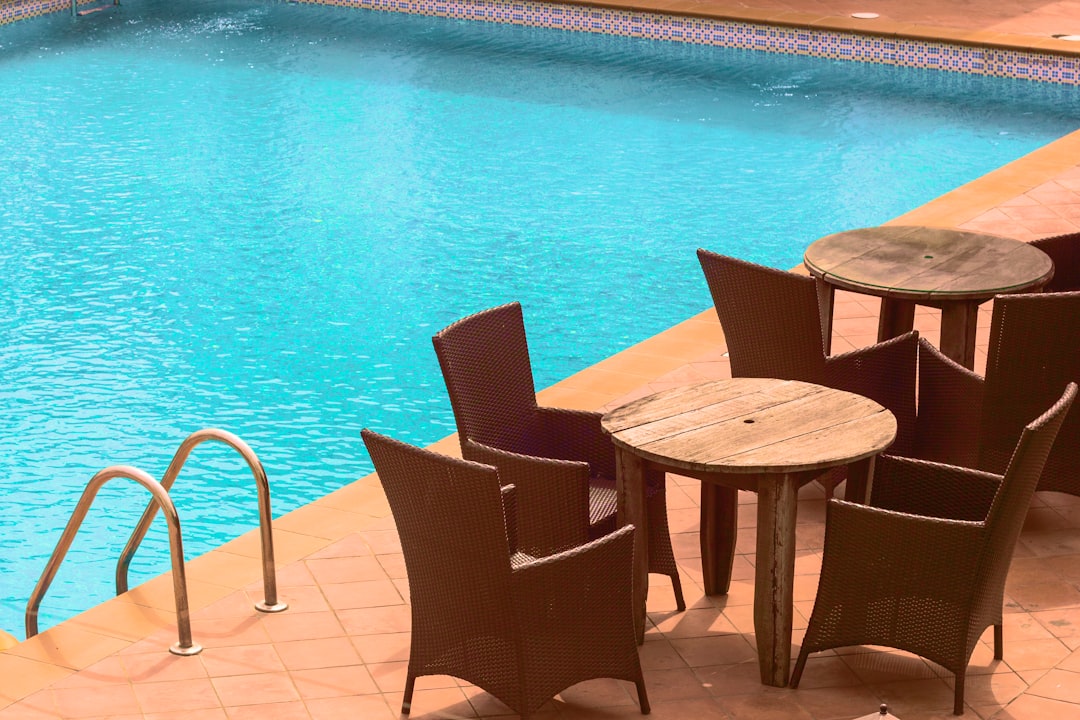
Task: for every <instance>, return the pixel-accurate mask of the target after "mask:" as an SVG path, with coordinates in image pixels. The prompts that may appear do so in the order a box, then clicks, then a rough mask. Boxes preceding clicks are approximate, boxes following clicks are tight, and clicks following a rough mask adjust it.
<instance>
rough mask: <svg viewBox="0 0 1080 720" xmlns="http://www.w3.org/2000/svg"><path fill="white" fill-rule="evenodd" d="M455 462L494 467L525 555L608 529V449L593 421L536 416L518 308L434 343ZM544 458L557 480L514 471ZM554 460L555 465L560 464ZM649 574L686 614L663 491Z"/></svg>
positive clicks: (655, 513) (652, 514)
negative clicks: (513, 503) (506, 487)
mask: <svg viewBox="0 0 1080 720" xmlns="http://www.w3.org/2000/svg"><path fill="white" fill-rule="evenodd" d="M432 342H433V344H434V345H435V353H436V355H438V358H439V366H440V367H441V368H442V375H443V380H445V382H446V389H447V391H448V393H449V395H450V405H451V406H452V407H453V410H454V419H455V421H456V422H457V429H458V438H459V440H460V442H461V450H462V455H463V456H464V457H465V458H466V459H469V460H474V461H477V462H482V463H486V464H490V465H495V466H496V467H498V468H499V472H500V473H501V474H502V475H503V476H504V478H505V479H506V481H507V482H512V483H513V484H514V486H515V487H516V488H517V505H518V539H519V543H520V544H521V545H522V547H525V548H528V549H529V550H530V552H532V553H534V554H547V553H548V552H557V551H559V550H561V549H563V548H566V547H572V546H574V545H577V544H580V543H581V542H583V541H585V540H587V539H592V538H597V537H600V536H602V535H604V534H606V533H609V532H611V531H613V530H614V529H615V523H616V517H615V513H616V495H615V446H614V445H613V444H612V442H611V439H610V438H609V437H608V436H607V435H606V434H605V433H604V431H603V429H602V428H601V426H600V418H601V414H600V413H597V412H586V411H582V410H566V409H561V408H551V407H541V406H539V405H538V404H537V402H536V389H535V386H534V384H533V374H532V365H531V363H530V360H529V348H528V343H527V341H526V337H525V323H524V319H523V317H522V311H521V305H520V304H519V303H516V302H515V303H510V304H507V305H501V306H499V307H495V308H491V309H488V310H484V311H481V312H478V313H476V314H474V315H470V316H468V317H466V318H463V319H461V320H458V321H457V322H455V323H453V324H451V325H449V326H448V327H446V328H444V329H443V330H441V331H440V332H439V333H437V334H436V335H435V336H434V337H433V338H432ZM531 458H548V459H550V460H551V461H553V462H552V463H551V465H552V467H555V466H560V467H561V470H560V472H554V471H553V472H551V473H549V474H548V475H547V476H545V477H542V478H541V477H539V476H537V475H536V474H535V473H529V472H525V473H521V472H519V471H518V468H519V466H520V465H521V463H522V462H524V463H525V467H526V469H527V468H528V466H529V461H530V459H531ZM559 461H561V462H559ZM647 513H648V521H647V524H648V527H647V532H648V533H649V540H648V547H649V572H652V573H659V574H663V575H667V576H668V577H670V578H671V584H672V587H673V589H674V592H675V601H676V603H677V606H678V609H679V610H684V609H685V608H686V603H685V601H684V599H683V593H682V583H681V582H680V580H679V570H678V566H677V565H676V564H675V555H674V552H673V551H672V548H671V537H670V534H669V531H668V519H667V500H666V493H665V486H664V483H663V482H660V483H655V484H652V485H650V486H649V488H648V498H647Z"/></svg>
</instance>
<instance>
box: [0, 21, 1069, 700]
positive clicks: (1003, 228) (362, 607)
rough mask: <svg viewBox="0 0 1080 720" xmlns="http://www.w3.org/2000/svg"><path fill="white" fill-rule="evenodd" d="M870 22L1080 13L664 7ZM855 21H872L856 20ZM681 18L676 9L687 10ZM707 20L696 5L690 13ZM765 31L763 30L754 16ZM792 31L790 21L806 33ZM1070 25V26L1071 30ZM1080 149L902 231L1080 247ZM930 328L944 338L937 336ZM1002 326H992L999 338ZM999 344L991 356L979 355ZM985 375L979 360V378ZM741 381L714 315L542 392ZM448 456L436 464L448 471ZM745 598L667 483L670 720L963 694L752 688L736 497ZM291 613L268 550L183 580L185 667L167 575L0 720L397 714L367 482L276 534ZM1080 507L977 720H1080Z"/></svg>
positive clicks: (869, 679) (1044, 159)
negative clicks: (709, 588)
mask: <svg viewBox="0 0 1080 720" xmlns="http://www.w3.org/2000/svg"><path fill="white" fill-rule="evenodd" d="M868 3H873V9H874V10H875V11H876V12H880V13H882V15H889V16H890V18H891V20H892V21H895V22H898V23H907V24H909V25H910V24H912V23H918V24H920V27H922V28H924V29H925V28H931V29H934V32H937V33H939V34H941V35H948V33H950V32H951V33H953V34H954V35H956V36H963V35H964V33H966V32H976V31H978V32H983V31H985V32H993V33H998V34H1001V35H1002V37H1006V36H1007V37H1009V38H1012V39H1013V40H1015V38H1016V37H1017V36H1019V35H1024V34H1027V35H1031V36H1032V37H1030V38H1029V39H1028V41H1027V42H1028V43H1029V44H1030V45H1032V46H1036V47H1042V46H1041V45H1040V44H1039V43H1040V42H1041V41H1040V40H1038V39H1037V38H1035V37H1034V35H1038V34H1039V33H1044V32H1046V29H1045V27H1044V26H1043V25H1040V23H1045V22H1047V21H1048V19H1050V18H1052V19H1053V20H1054V22H1053V26H1054V29H1055V31H1057V28H1058V27H1059V26H1060V27H1061V28H1064V29H1063V30H1061V31H1062V32H1080V27H1078V26H1080V4H1077V3H1065V2H1060V3H1050V4H1039V3H1036V2H1034V1H1033V0H1032V1H1031V2H1030V4H1029V5H1028V6H1025V5H1023V4H1021V3H1019V2H1015V3H1002V2H992V1H991V0H970V1H969V2H964V3H952V4H947V3H940V2H904V1H903V0H845V1H844V2H841V1H840V0H753V2H749V3H746V4H739V5H736V4H735V3H731V4H726V3H725V2H720V1H719V0H700V2H694V0H682V1H680V0H672V2H665V3H663V5H664V9H666V10H668V11H677V10H678V9H680V8H681V9H683V10H686V11H694V12H704V11H709V12H716V13H719V14H728V15H737V16H740V17H742V16H748V15H750V16H757V17H760V18H761V19H762V20H763V21H768V20H770V19H776V17H777V13H780V14H786V15H785V16H786V17H789V18H790V17H796V16H797V17H798V18H799V19H800V22H807V23H810V22H813V17H818V18H819V19H821V20H822V22H825V21H828V20H829V19H832V20H836V19H837V18H841V17H843V16H844V14H846V13H847V12H849V11H853V10H858V9H864V8H865V6H867V5H868ZM856 5H857V7H856ZM676 6H677V7H676ZM691 6H692V7H691ZM755 13H757V15H754V14H755ZM792 13H794V15H793V14H792ZM1066 26H1068V27H1066ZM1078 162H1080V135H1073V136H1070V137H1068V138H1065V139H1063V140H1061V141H1059V142H1057V143H1054V144H1052V145H1051V146H1048V147H1046V148H1043V149H1042V150H1040V151H1037V152H1035V153H1033V154H1032V155H1030V156H1028V157H1027V158H1024V159H1022V160H1020V161H1018V162H1016V163H1013V164H1011V165H1009V166H1007V167H1005V168H1003V169H1001V170H999V171H997V172H994V173H991V174H990V175H988V176H986V177H984V178H982V179H980V180H979V181H976V182H974V183H972V184H970V185H967V186H965V187H963V188H959V189H957V190H956V191H954V192H952V193H949V194H947V195H945V196H943V197H942V198H940V199H939V200H937V201H935V202H933V203H930V204H929V205H927V206H924V207H923V208H920V209H918V210H916V211H914V212H912V213H910V214H908V215H906V216H904V217H902V218H898V219H897V222H901V223H921V224H935V225H953V226H959V227H964V228H972V229H987V230H991V231H994V232H998V233H1002V234H1007V235H1013V236H1015V237H1020V238H1024V239H1031V238H1034V237H1038V236H1041V235H1049V234H1057V233H1063V232H1069V231H1074V230H1080V168H1078V167H1076V165H1077V163H1078ZM876 313H877V304H876V301H874V300H873V299H870V298H865V297H860V296H854V295H845V294H841V295H840V296H839V297H838V302H837V308H836V316H837V320H836V323H835V331H836V339H835V341H834V351H836V352H841V351H843V350H845V349H849V348H851V347H856V346H862V345H866V344H868V343H870V342H872V341H873V339H874V334H875V327H876V325H875V322H876V321H875V318H876ZM917 324H918V327H919V328H920V330H921V331H922V332H923V334H924V335H926V336H927V337H929V338H930V339H931V340H933V339H935V335H936V324H937V319H936V317H935V315H934V314H933V313H932V312H930V311H925V312H920V313H919V315H918V317H917ZM987 325H988V322H987V317H986V316H985V315H984V316H983V317H982V318H981V325H980V329H981V331H982V333H983V337H984V338H985V333H986V327H987ZM983 343H985V339H984V340H983ZM983 362H985V350H984V348H983V347H980V351H979V356H978V358H977V364H978V363H983ZM726 374H727V363H726V360H725V358H724V347H723V338H722V335H721V333H720V330H719V325H718V323H717V322H716V319H715V316H714V315H713V314H712V311H711V310H706V311H705V312H703V313H702V314H701V315H699V316H697V317H694V318H691V319H689V320H687V321H686V322H684V323H681V324H680V325H677V326H676V327H674V328H672V329H671V330H669V331H667V332H665V333H662V334H661V335H659V336H657V337H655V338H651V339H650V340H647V341H645V342H643V343H641V344H639V345H638V346H635V347H634V348H631V349H629V350H627V351H625V352H623V353H620V354H618V355H616V356H614V357H612V358H610V359H608V360H607V361H605V362H602V363H600V364H599V365H597V366H595V367H593V368H590V369H589V370H587V371H584V372H582V373H579V374H578V375H575V376H573V377H571V378H568V379H566V380H565V381H563V382H561V383H559V384H557V385H556V386H554V387H552V388H548V389H547V390H545V391H543V392H542V393H541V396H542V400H543V402H545V403H547V404H556V405H564V406H568V407H579V408H600V407H610V406H612V405H614V404H618V403H619V402H623V401H625V400H627V399H630V398H633V397H637V396H641V395H643V394H646V393H648V392H650V391H652V390H655V389H659V388H662V387H669V386H672V385H676V384H680V383H686V382H690V381H694V380H700V379H706V378H712V377H723V376H725V375H726ZM454 445H455V441H454V440H453V439H452V438H449V439H447V440H444V441H442V442H440V443H437V448H441V449H444V450H446V451H449V452H452V451H453V449H454ZM741 500H742V503H743V505H742V506H741V508H740V518H741V527H742V530H741V537H740V545H739V555H738V557H737V559H736V563H735V580H734V582H733V584H732V589H731V592H730V593H729V594H728V595H727V596H725V597H706V596H704V595H703V594H702V591H701V586H700V580H701V570H700V564H699V559H698V550H697V534H696V529H697V501H698V483H697V482H695V481H692V480H686V479H682V478H678V477H672V478H671V479H670V482H669V505H670V515H671V517H670V522H671V528H672V532H673V533H674V543H675V548H676V553H677V555H678V559H679V563H680V567H681V570H682V576H683V584H684V589H685V591H686V594H687V600H688V603H689V604H690V607H689V609H688V610H687V611H686V612H684V613H675V612H674V611H673V610H674V601H673V599H672V597H671V590H670V585H668V584H667V581H666V579H664V578H657V579H656V584H655V585H654V587H653V589H652V592H651V593H650V597H649V618H650V626H649V629H648V634H647V642H646V643H645V645H644V646H643V647H642V649H641V657H642V662H643V665H644V667H645V673H646V683H647V686H648V691H649V695H650V699H651V701H652V704H653V716H654V717H656V718H687V717H695V716H696V717H705V718H721V719H725V718H731V719H732V720H743V719H754V720H768V719H769V718H784V719H785V720H790V719H792V718H795V719H798V718H802V719H811V718H812V719H814V720H830V719H833V718H836V719H841V718H844V719H846V718H854V717H857V716H860V715H864V714H867V713H870V712H873V711H874V710H876V708H877V706H878V704H879V703H880V702H882V701H885V702H887V703H889V706H890V708H891V710H892V711H893V712H894V713H895V714H896V715H898V716H899V717H901V718H903V720H925V719H928V718H937V717H946V716H949V712H950V709H951V704H952V703H951V697H952V695H951V689H950V683H951V680H950V678H949V677H948V673H944V672H943V671H942V670H940V669H939V668H936V667H934V666H932V665H930V664H929V663H926V662H924V661H922V660H920V659H918V658H914V657H911V656H908V655H905V654H902V653H896V652H887V651H881V650H871V649H861V650H857V651H847V652H842V653H826V654H822V656H820V657H815V658H813V659H811V661H810V663H809V664H808V667H807V670H806V674H805V675H804V679H803V682H802V685H801V687H800V688H799V689H798V690H789V689H778V688H771V687H764V686H762V685H761V684H760V683H759V682H758V679H757V665H756V661H755V659H754V657H755V656H754V635H753V621H752V600H753V590H752V584H751V583H752V568H753V562H754V556H753V547H752V545H753V542H752V540H753V527H752V526H753V523H754V518H755V514H754V512H753V503H754V496H753V495H749V494H746V495H745V496H743V497H742V498H741ZM799 505H800V506H799V526H798V560H797V564H796V574H797V577H796V584H795V593H796V625H797V628H796V633H795V634H796V638H795V639H796V642H797V641H798V638H799V635H800V633H801V629H802V626H803V625H804V623H805V618H806V617H807V615H808V614H809V612H810V609H811V606H812V602H813V597H814V587H815V582H816V573H817V571H818V567H819V562H820V551H821V546H822V533H823V518H824V499H823V497H822V494H821V492H820V490H819V489H817V487H816V486H808V487H807V488H804V490H803V492H802V494H801V495H800V503H799ZM275 528H276V530H275V548H276V551H277V558H278V561H279V575H278V582H279V585H280V588H281V590H280V595H281V596H282V598H283V599H284V600H286V601H287V602H288V603H289V604H290V608H289V610H288V611H286V612H285V613H281V614H276V615H264V614H260V613H258V612H256V611H254V610H253V608H252V604H253V602H254V601H256V600H258V599H260V588H261V583H260V581H259V562H258V556H259V550H258V541H257V537H256V536H255V534H254V533H250V534H248V535H246V536H244V537H242V538H240V539H238V540H236V541H234V542H231V543H228V544H227V545H225V546H224V547H222V548H220V549H218V550H215V551H213V552H210V553H208V554H207V555H205V556H203V557H200V558H197V559H195V560H193V561H191V563H189V566H188V585H189V593H190V597H191V606H192V609H193V616H192V617H193V634H194V637H195V640H196V641H197V642H199V643H201V644H202V645H203V646H205V648H206V649H205V650H204V651H203V653H202V654H200V655H197V656H194V657H176V656H173V655H170V654H169V653H168V652H167V647H168V646H169V645H170V644H171V643H173V642H175V640H176V631H175V618H174V615H173V596H172V589H171V581H170V579H169V578H168V577H162V578H158V579H156V580H154V581H151V582H149V583H146V584H145V585H143V586H140V587H138V588H136V589H134V590H132V591H131V592H129V593H126V594H125V595H123V596H121V597H119V598H116V599H115V600H112V601H109V602H108V603H105V604H103V605H101V606H99V607H97V608H94V609H93V610H90V611H88V612H86V613H84V614H82V615H80V616H78V617H76V618H74V619H72V620H70V621H68V622H66V623H63V624H61V625H59V626H57V627H55V628H51V629H49V630H47V631H45V632H43V633H42V634H40V635H38V636H37V637H35V638H33V639H31V640H30V641H27V642H24V643H22V644H19V645H17V646H15V647H14V648H12V649H10V650H7V651H5V652H2V653H0V720H15V719H18V720H39V719H41V720H45V719H50V720H52V719H56V718H112V719H113V720H143V719H145V720H179V719H180V718H183V719H184V720H225V719H229V720H244V719H248V718H252V719H254V718H259V719H260V720H274V719H279V720H293V719H303V720H309V719H313V720H331V719H337V718H343V719H344V718H348V719H349V720H356V719H358V718H363V719H366V718H374V719H377V718H388V717H392V716H394V715H396V714H397V709H398V707H399V706H400V700H401V691H402V686H403V682H404V667H405V660H406V657H407V652H408V638H409V635H408V632H409V608H408V605H407V598H408V587H407V583H406V580H405V571H404V566H403V561H402V556H401V553H400V549H399V547H398V544H397V538H396V535H395V533H394V530H393V526H392V522H391V520H390V518H389V510H388V508H387V505H386V502H385V499H384V497H383V496H382V492H381V490H380V488H379V484H378V481H377V479H375V478H374V477H367V478H363V479H361V480H359V481H357V482H356V483H354V484H352V485H350V486H348V487H346V488H344V489H342V490H340V491H338V492H336V493H334V494H332V495H330V496H328V497H326V498H323V499H322V500H319V501H317V502H315V503H313V504H311V505H309V506H307V507H304V508H301V509H299V510H297V511H294V512H292V513H289V514H288V515H285V516H283V517H281V518H280V519H278V520H277V521H276V523H275ZM1078 588H1080V499H1077V498H1070V497H1066V496H1061V495H1053V494H1045V493H1044V494H1040V495H1038V496H1036V500H1035V503H1034V505H1033V507H1032V509H1031V512H1030V513H1029V516H1028V521H1027V524H1026V526H1025V528H1024V532H1023V535H1022V537H1021V541H1020V544H1019V546H1018V548H1017V551H1016V556H1015V559H1014V562H1013V567H1012V571H1011V573H1010V576H1009V581H1008V585H1007V600H1006V602H1007V607H1006V611H1007V613H1008V614H1007V616H1006V621H1005V626H1006V627H1005V636H1006V655H1005V657H1006V659H1005V660H1004V661H1002V662H994V661H993V659H992V653H991V650H990V648H989V647H988V646H987V645H985V644H982V645H980V647H979V648H978V649H977V650H976V652H975V656H974V658H973V661H972V665H971V669H970V671H969V681H968V689H967V701H968V714H969V715H970V716H978V717H983V718H988V717H995V718H1001V719H1002V720H1006V719H1013V720H1036V719H1038V720H1042V719H1043V718H1054V719H1055V720H1065V719H1067V718H1080V589H1078ZM507 712H508V711H507V710H506V708H504V707H503V706H502V705H501V704H499V703H498V702H496V701H494V700H493V699H492V698H490V697H489V696H487V695H486V694H484V693H482V692H480V691H478V690H477V689H475V688H473V687H470V686H468V685H466V684H464V683H461V682H458V681H455V680H454V679H452V678H423V679H421V680H420V681H418V683H417V692H416V696H415V699H414V703H413V717H415V718H424V717H431V718H434V717H497V716H500V715H504V714H506V713H507ZM544 715H545V716H547V717H564V718H580V719H582V720H584V719H586V718H588V719H605V720H606V719H609V718H610V719H614V718H634V717H638V712H637V709H636V706H635V704H634V697H633V694H632V689H631V688H630V687H629V686H627V685H626V684H623V683H620V682H616V681H605V680H600V681H593V682H588V683H584V684H581V685H578V686H575V687H573V688H571V689H569V690H567V691H566V692H564V693H562V694H561V695H560V696H559V697H558V698H557V699H556V700H554V701H553V702H552V703H550V704H549V705H548V706H547V707H546V708H545V710H544Z"/></svg>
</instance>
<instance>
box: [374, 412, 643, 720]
mask: <svg viewBox="0 0 1080 720" xmlns="http://www.w3.org/2000/svg"><path fill="white" fill-rule="evenodd" d="M362 434H363V438H364V443H365V445H366V446H367V448H368V452H369V453H370V454H371V459H372V462H373V463H374V464H375V470H376V472H377V473H378V476H379V480H380V481H381V482H382V485H383V488H384V489H385V491H386V497H387V499H388V500H389V502H390V508H391V510H392V512H393V515H394V521H395V523H396V524H397V530H398V535H399V536H400V538H401V548H402V552H403V553H404V556H405V567H406V572H407V574H408V578H409V596H410V604H411V606H412V644H411V648H410V651H409V667H408V677H407V679H406V683H405V696H404V699H403V701H402V708H401V712H402V714H403V715H407V714H408V713H409V711H410V709H411V705H412V696H413V688H414V685H415V682H416V678H417V677H420V676H422V675H452V676H454V677H458V678H461V679H463V680H466V681H468V682H470V683H473V684H474V685H476V686H478V687H480V688H482V689H484V690H486V691H487V692H489V693H491V694H492V695H494V696H495V697H497V698H498V699H499V700H501V701H503V702H504V703H506V705H508V706H509V707H510V708H511V709H512V710H513V711H514V712H516V713H519V714H520V715H521V717H522V718H526V719H527V718H528V717H530V715H531V714H532V713H533V712H535V711H536V710H537V709H539V708H540V706H541V705H543V704H544V703H545V702H547V701H548V700H550V699H551V698H552V697H553V696H554V695H555V694H556V693H558V692H560V691H562V690H564V689H566V688H567V687H569V686H571V685H573V684H576V683H578V682H582V681H584V680H589V679H592V678H598V677H610V678H617V679H621V680H627V681H629V682H632V683H634V684H635V685H636V686H637V692H638V702H639V703H640V705H641V712H642V713H644V714H648V712H649V701H648V697H647V696H646V692H645V683H644V679H643V676H642V672H641V664H640V661H639V659H638V651H637V641H636V636H635V631H634V616H633V607H632V590H631V588H632V586H633V582H632V572H633V567H632V565H633V535H632V534H633V531H634V528H633V526H632V525H628V526H626V527H624V528H622V529H621V530H618V531H616V532H614V533H611V534H609V535H606V536H604V537H603V538H600V539H599V540H595V541H593V542H591V543H588V544H586V545H582V546H580V547H576V548H572V549H570V550H566V551H564V552H561V553H558V554H556V555H551V556H548V557H545V558H542V559H534V558H531V557H528V556H523V555H522V554H520V553H514V552H513V548H512V547H510V545H509V542H510V541H509V540H508V538H511V537H513V532H512V530H513V526H514V518H513V514H512V511H511V512H510V513H507V512H506V511H505V510H504V503H503V499H502V498H503V497H506V494H505V493H502V494H501V493H500V478H499V473H498V471H497V470H496V469H495V468H494V467H491V466H488V465H480V464H478V463H473V462H469V461H466V460H459V459H457V458H449V457H445V456H442V455H438V454H436V453H433V452H430V451H428V450H423V449H420V448H416V447H413V446H411V445H406V444H404V443H401V442H398V441H396V440H392V439H390V438H388V437H385V436H382V435H378V434H376V433H373V432H371V431H370V430H364V431H363V433H362ZM549 469H550V465H547V464H544V463H537V464H536V467H535V473H536V474H537V475H538V476H540V477H541V479H542V477H543V476H544V474H545V473H546V472H547V471H548V470H549ZM511 497H512V496H511ZM512 506H513V504H512V503H511V504H508V507H512Z"/></svg>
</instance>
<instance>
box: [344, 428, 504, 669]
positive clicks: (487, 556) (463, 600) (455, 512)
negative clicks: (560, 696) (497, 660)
mask: <svg viewBox="0 0 1080 720" xmlns="http://www.w3.org/2000/svg"><path fill="white" fill-rule="evenodd" d="M361 436H362V437H363V439H364V445H365V446H367V449H368V453H370V455H371V460H372V462H373V463H374V465H375V472H376V473H377V474H378V476H379V481H380V482H381V483H382V486H383V489H384V491H385V492H386V499H387V500H388V501H389V503H390V510H391V511H392V512H393V515H394V522H395V524H396V525H397V531H398V536H399V537H400V539H401V550H402V553H403V554H404V556H405V568H406V572H407V574H408V578H409V595H410V604H411V605H412V617H413V640H414V642H413V651H412V652H413V653H414V654H416V653H418V652H419V653H421V655H424V654H426V653H433V652H436V648H446V647H454V646H456V645H458V644H459V643H462V642H464V640H463V639H467V638H471V637H484V638H487V639H489V641H490V645H491V647H490V648H489V650H491V651H492V652H494V651H495V650H496V649H497V648H496V645H497V644H499V643H498V642H497V641H498V639H500V638H501V639H504V640H507V641H508V642H509V641H510V640H513V639H514V638H515V637H516V636H515V635H514V633H516V630H514V626H515V624H514V617H513V612H512V607H511V606H510V598H511V587H510V550H509V546H508V542H507V535H506V525H505V521H504V517H503V506H502V496H501V489H500V487H499V476H498V472H497V471H496V470H495V468H493V467H490V466H488V465H480V464H478V463H472V462H468V461H465V460H460V459H457V458H451V457H446V456H444V455H439V454H437V453H433V452H431V451H429V450H424V449H422V448H417V447H413V446H412V445H407V444H405V443H402V442H399V441H397V440H394V439H392V438H389V437H386V436H384V435H379V434H377V433H374V432H372V431H370V430H367V429H364V430H362V431H361ZM418 642H419V643H420V645H421V646H422V647H419V648H418V647H417V643H418ZM429 648H430V649H429ZM503 650H505V651H507V652H510V651H509V650H507V649H506V648H504V649H503ZM500 652H501V651H500ZM511 654H512V653H511ZM414 659H417V658H414ZM419 659H421V660H423V662H424V663H426V662H429V661H430V660H431V659H430V658H427V659H425V658H419ZM455 660H456V661H459V659H455Z"/></svg>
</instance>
